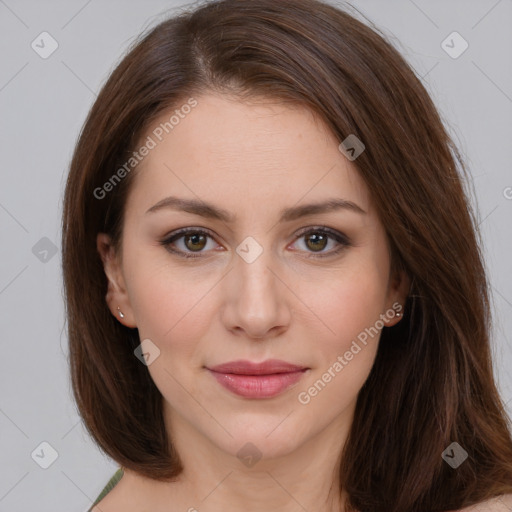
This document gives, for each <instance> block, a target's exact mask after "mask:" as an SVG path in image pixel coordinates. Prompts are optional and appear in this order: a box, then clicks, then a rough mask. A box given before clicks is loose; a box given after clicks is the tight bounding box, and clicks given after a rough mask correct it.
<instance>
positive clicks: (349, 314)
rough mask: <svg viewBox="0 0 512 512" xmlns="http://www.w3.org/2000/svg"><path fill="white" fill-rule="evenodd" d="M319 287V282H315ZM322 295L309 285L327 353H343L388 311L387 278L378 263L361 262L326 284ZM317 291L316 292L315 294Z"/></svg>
mask: <svg viewBox="0 0 512 512" xmlns="http://www.w3.org/2000/svg"><path fill="white" fill-rule="evenodd" d="M316 285H317V286H320V283H319V282H317V283H316ZM323 285H324V286H323V292H322V293H320V292H319V288H318V287H316V288H314V287H313V286H312V285H310V284H308V285H307V286H306V287H307V288H310V293H308V294H307V296H308V297H309V298H310V299H309V300H308V305H310V307H311V309H312V310H313V311H315V312H318V313H317V314H318V317H319V318H320V320H321V322H320V324H321V325H322V324H323V326H324V328H323V329H322V332H324V333H325V335H324V336H323V339H324V345H323V346H324V347H325V348H326V352H327V353H330V354H332V353H333V351H336V352H338V353H342V352H344V351H345V350H348V349H349V347H350V345H351V342H352V340H354V339H356V338H357V337H358V335H359V334H360V333H361V332H365V329H367V328H370V327H372V326H374V325H375V324H376V322H377V320H379V318H380V315H381V314H382V313H384V311H385V304H386V293H387V275H386V274H385V273H383V272H382V269H381V265H380V263H379V262H377V261H374V260H366V261H363V260H360V261H359V262H358V264H354V265H353V266H351V267H350V269H348V268H345V269H344V270H343V271H341V272H340V273H339V274H338V276H337V277H336V276H333V277H332V278H331V279H330V280H329V282H328V283H327V282H324V283H323ZM314 290H316V291H314Z"/></svg>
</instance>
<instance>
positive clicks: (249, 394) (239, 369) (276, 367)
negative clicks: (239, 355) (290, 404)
mask: <svg viewBox="0 0 512 512" xmlns="http://www.w3.org/2000/svg"><path fill="white" fill-rule="evenodd" d="M308 369H309V368H306V367H304V366H301V365H296V364H291V363H288V362H286V361H280V360H278V359H269V360H267V361H263V362H262V363H253V362H251V361H243V360H238V361H231V362H229V363H224V364H220V365H217V366H213V367H211V368H208V370H209V371H210V372H211V374H212V376H213V377H214V378H215V379H216V380H217V382H218V383H219V384H221V385H222V386H223V387H225V388H226V389H228V390H229V391H231V392H232V393H234V394H236V395H238V396H242V397H244V398H272V397H274V396H277V395H279V394H281V393H282V392H284V391H285V390H286V389H288V388H290V387H291V386H293V385H294V384H296V383H297V382H298V381H299V380H300V379H301V378H302V376H303V375H304V373H305V372H306V371H307V370H308Z"/></svg>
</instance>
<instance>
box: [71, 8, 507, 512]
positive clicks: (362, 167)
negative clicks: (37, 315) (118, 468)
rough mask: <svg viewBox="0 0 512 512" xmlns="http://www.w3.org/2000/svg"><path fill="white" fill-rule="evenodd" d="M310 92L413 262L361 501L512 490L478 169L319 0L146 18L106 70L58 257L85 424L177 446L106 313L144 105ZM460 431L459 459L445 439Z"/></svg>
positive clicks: (389, 349) (130, 332) (346, 474)
mask: <svg viewBox="0 0 512 512" xmlns="http://www.w3.org/2000/svg"><path fill="white" fill-rule="evenodd" d="M212 91H215V92H221V93H229V94H230V95H235V96H236V97H238V98H240V100H243V99H246V98H250V97H253V96H263V97H269V98H273V99H279V100H280V101H282V102H286V103H293V104H297V105H301V106H302V107H304V108H307V109H310V110H311V111H313V112H315V113H316V114H317V115H319V116H320V117H321V118H322V119H323V120H324V121H325V123H326V124H327V126H328V127H329V128H330V129H331V130H332V133H333V134H334V135H335V136H336V137H337V138H338V139H339V141H340V142H341V141H343V140H344V139H345V138H346V137H347V136H348V135H349V134H357V136H358V137H359V138H360V139H361V140H362V141H363V143H364V144H365V146H366V150H365V151H364V152H363V153H362V154H361V155H360V156H359V157H358V158H357V160H356V161H354V162H353V163H354V165H355V166H356V168H357V170H358V172H359V173H360V175H361V176H362V178H363V179H364V181H365V183H366V185H367V187H368V189H369V191H370V194H371V197H372V199H373V201H374V204H375V207H376V208H377V211H378V214H379V216H380V219H381V220H382V223H383V225H384V226H385V228H386V231H387V236H388V239H389V241H390V245H391V248H392V267H393V270H396V269H403V270H405V271H406V272H407V275H408V276H409V277H410V279H411V282H412V286H411V293H410V295H409V297H408V299H407V302H406V304H405V308H404V317H403V320H402V321H401V322H399V323H398V324H397V325H396V326H394V327H392V328H387V327H385V328H384V329H383V331H382V335H381V339H380V343H379V348H378V352H377V355H376V360H375V363H374V365H373V368H372V370H371V372H370V375H369V377H368V379H367V381H366V382H365V384H364V386H363V388H362V389H361V391H360V393H359V395H358V400H357V406H356V411H355V417H354V421H353V425H352V428H351V431H350V434H349V437H348V439H347V442H346V443H345V445H344V447H340V453H341V454H342V457H341V462H340V470H341V472H340V475H341V476H340V482H339V485H340V488H341V486H343V488H344V489H345V490H346V491H347V493H348V496H349V503H348V506H349V508H350V509H351V510H359V511H371V512H412V511H415V512H418V511H421V512H425V511H445V510H452V509H458V508H461V507H463V506H467V505H471V504H474V503H477V502H480V501H483V500H485V499H487V498H490V497H493V496H497V495H500V494H505V493H509V492H512V440H511V434H510V424H509V419H508V417H507V414H506V412H505V409H504V405H503V403H502V401H501V400H500V397H499V394H498V392H497V389H496V386H495V382H494V376H493V368H492V364H491V355H490V338H491V330H492V322H491V314H490V306H489V290H488V283H487V280H486V279H487V278H486V272H485V268H484V261H483V256H482V251H481V245H482V244H481V240H480V235H479V233H478V229H477V222H476V216H475V213H474V211H473V210H472V207H471V206H470V192H471V190H470V189H469V186H468V185H469V183H470V182H471V178H470V176H469V174H468V171H467V170H466V168H465V166H464V162H463V159H462V158H461V155H460V153H459V152H458V150H457V148H456V146H455V144H454V143H453V141H452V140H451V138H450V137H449V135H448V134H447V131H446V130H445V128H444V126H443V123H442V120H441V118H440V116H439V114H438V112H437V110H436V108H435V106H434V104H433V102H432V100H431V98H430V97H429V94H428V93H427V91H426V90H425V88H424V86H423V85H422V83H421V81H420V79H418V77H417V76H416V75H415V73H414V71H413V70H412V69H411V68H410V67H409V65H408V64H407V63H406V61H405V59H404V58H403V57H402V56H401V55H400V53H399V52H398V51H397V50H396V49H395V48H394V46H393V45H392V44H391V43H390V42H388V41H387V40H386V37H385V36H384V35H383V34H382V33H380V32H379V30H378V29H377V28H375V27H372V26H370V24H365V23H362V22H361V21H358V20H357V19H356V18H355V17H354V16H352V15H350V14H348V12H346V11H343V10H341V9H339V8H336V7H334V6H332V5H329V4H326V3H322V2H320V1H317V0H279V1H275V0H220V1H213V2H208V3H204V4H202V5H199V6H196V7H194V8H193V9H190V10H184V11H182V12H180V13H179V14H175V15H174V16H173V17H171V18H169V19H166V20H164V21H163V22H160V23H159V24H158V25H157V26H155V27H154V28H152V29H149V30H148V31H147V32H146V33H145V34H143V35H141V37H140V38H139V39H138V40H137V41H136V42H135V43H134V45H133V46H132V47H131V48H130V50H129V51H128V52H127V54H126V56H124V58H123V59H122V60H121V62H120V63H119V64H118V65H117V67H116V68H115V70H114V71H113V72H112V74H111V75H110V76H109V78H108V79H107V81H106V82H105V84H104V85H103V87H102V89H101V91H100V93H99V95H98V97H97V99H96V101H95V103H94V105H93V106H92V109H91V111H90V112H89V115H88V117H87V119H86V122H85V124H84V126H83V129H82V132H81V134H80V137H79V140H78V142H77V145H76V148H75V152H74V155H73V158H72V162H71V165H70V171H69V176H68V180H67V185H66V190H65V198H64V208H63V225H62V262H63V278H64V287H65V300H66V315H67V326H68V337H69V347H70V352H69V358H70V372H71V380H72V388H73V393H74V397H75V399H76V402H77V406H78V409H79V412H80V414H81V416H82V417H83V420H84V422H85V426H86V427H87V429H88V432H89V433H90V434H91V436H92V437H93V439H94V440H95V441H96V442H97V443H98V445H99V446H100V447H101V449H102V450H103V451H104V452H105V453H107V454H108V455H109V456H110V457H111V458H112V459H114V460H115V461H117V462H118V463H119V464H121V465H122V466H124V467H126V468H129V469H131V470H134V471H136V472H138V473H139V474H141V475H144V476H147V477H149V478H154V479H157V480H165V481H167V480H169V479H173V478H174V477H175V476H177V475H178V474H179V473H180V472H181V470H182V469H183V468H182V464H181V462H180V459H179V457H178V454H177V453H176V450H175V448H174V447H173V446H172V445H171V444H170V442H169V440H168V437H167V434H166V431H165V426H164V421H163V414H162V400H163V398H162V396H161V394H160V392H159V391H158V389H157V388H156V386H155V385H154V383H153V381H152V380H151V378H150V376H149V373H148V371H147V368H146V367H145V366H144V365H141V364H140V361H138V359H137V358H136V357H135V356H134V354H133V350H134V349H135V348H136V347H137V346H138V345H139V344H140V339H139V336H138V331H137V329H130V328H127V327H125V326H123V325H121V324H120V323H119V322H118V321H117V320H116V319H115V318H114V317H113V316H112V315H111V313H110V311H109V309H108V307H107V304H106V301H105V294H106V290H107V280H106V277H105V273H104V270H103V266H102V262H101V259H100V256H99V254H98V252H97V249H96V236H97V234H98V232H106V233H108V234H110V235H111V237H112V239H113V241H114V244H115V246H116V247H119V244H120V241H121V237H122V222H123V211H124V205H125V201H126V197H127V193H128V191H129V190H130V186H131V183H132V181H133V176H134V175H135V172H136V169H135V170H134V171H133V172H131V173H127V174H126V176H125V177H124V179H123V180H121V181H120V182H119V183H116V186H115V187H112V190H111V191H110V192H109V193H108V194H106V195H105V197H101V198H99V196H98V194H97V193H95V191H97V190H98V188H99V187H100V188H101V187H102V186H104V184H105V183H107V182H108V180H109V179H110V178H111V176H112V175H113V173H114V172H115V171H116V169H118V168H119V166H121V165H122V164H123V163H125V162H126V161H127V159H128V158H130V156H131V155H132V152H133V151H134V150H135V149H136V148H137V144H140V140H141V137H142V136H143V135H144V134H145V130H147V128H148V126H149V125H150V123H151V122H152V121H153V120H154V119H155V118H157V117H158V116H159V115H161V114H162V113H163V112H165V111H171V110H172V109H174V108H176V107H179V106H180V104H182V103H183V102H185V101H186V98H190V97H192V96H199V95H200V94H204V93H208V92H212ZM452 442H457V443H459V445H461V446H462V447H463V448H464V449H465V450H466V451H467V452H468V459H467V460H466V461H465V462H464V463H462V464H461V465H460V466H459V467H458V468H457V469H453V468H452V467H450V466H449V465H448V464H447V463H446V462H445V461H444V460H443V459H442V456H441V454H442V452H443V451H444V450H445V449H446V448H447V447H448V446H449V445H450V444H451V443H452Z"/></svg>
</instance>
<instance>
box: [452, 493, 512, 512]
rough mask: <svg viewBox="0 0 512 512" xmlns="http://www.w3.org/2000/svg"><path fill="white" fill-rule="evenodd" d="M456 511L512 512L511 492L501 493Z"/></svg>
mask: <svg viewBox="0 0 512 512" xmlns="http://www.w3.org/2000/svg"><path fill="white" fill-rule="evenodd" d="M457 512H512V494H502V495H501V496H497V497H496V498H492V499H490V500H487V501H483V502H481V503H477V504H476V505H471V506H470V507H466V508H463V509H460V510H458V511H457Z"/></svg>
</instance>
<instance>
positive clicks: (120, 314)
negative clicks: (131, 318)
mask: <svg viewBox="0 0 512 512" xmlns="http://www.w3.org/2000/svg"><path fill="white" fill-rule="evenodd" d="M117 311H119V316H120V317H121V318H124V313H123V312H122V311H121V310H120V309H119V306H117Z"/></svg>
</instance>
